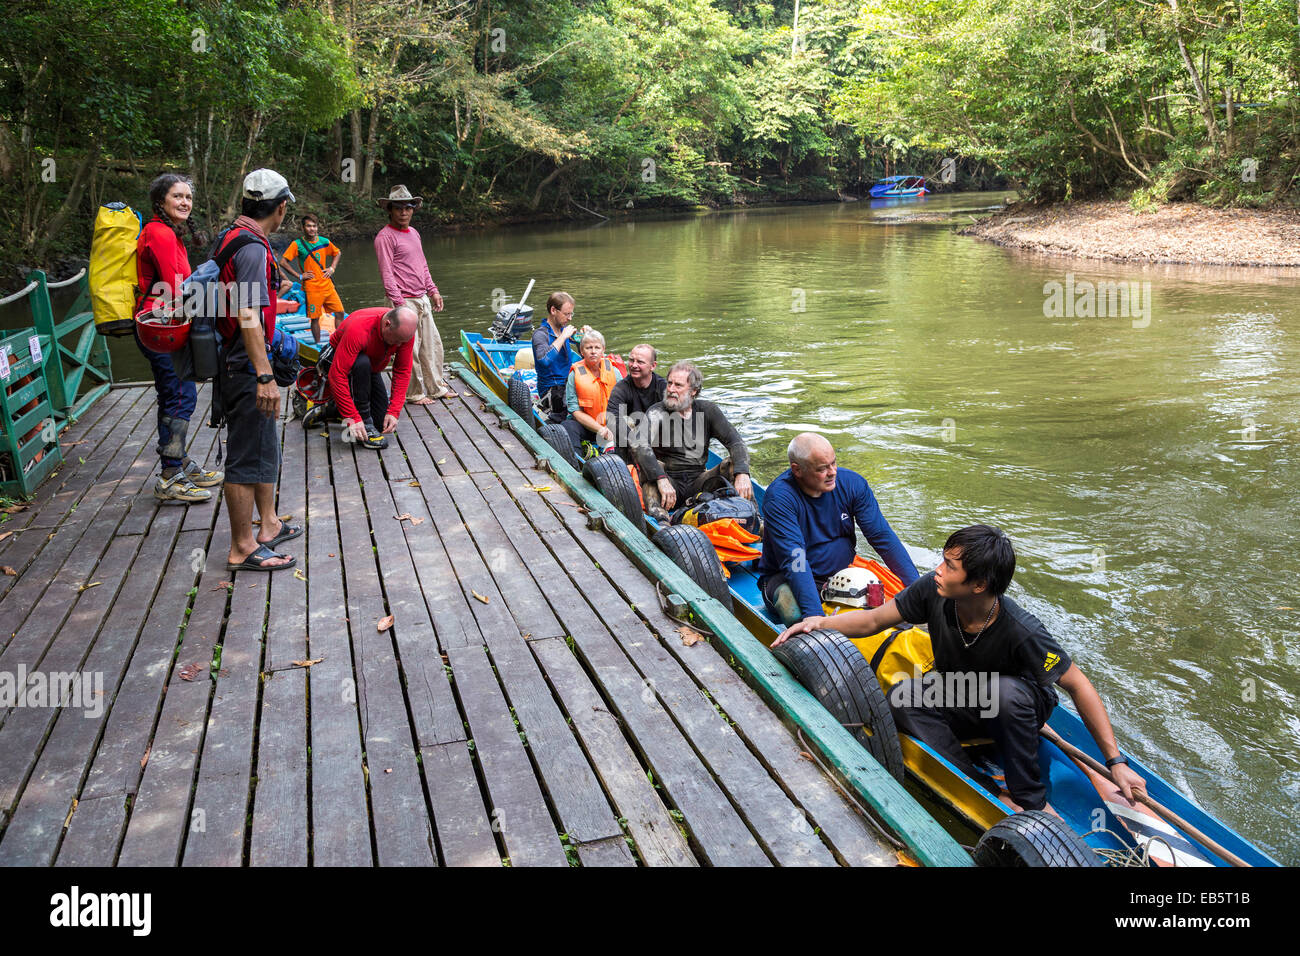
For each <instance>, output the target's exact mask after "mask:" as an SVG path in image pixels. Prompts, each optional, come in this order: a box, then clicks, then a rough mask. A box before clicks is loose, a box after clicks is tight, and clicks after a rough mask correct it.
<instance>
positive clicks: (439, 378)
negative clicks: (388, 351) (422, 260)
mask: <svg viewBox="0 0 1300 956" xmlns="http://www.w3.org/2000/svg"><path fill="white" fill-rule="evenodd" d="M406 304H407V305H409V306H410V307H411V308H413V309H414V310H415V311H416V313H417V314H418V315H419V317H420V321H419V322H418V323H417V325H416V327H415V345H414V348H413V351H412V353H411V387H410V388H409V389H407V392H406V400H407V401H408V402H413V401H416V400H417V399H421V398H425V397H428V398H436V397H437V396H439V395H441V394H442V392H443V391H444V390H445V389H446V388H447V380H446V379H445V378H443V374H442V336H440V335H439V334H438V326H437V324H436V323H435V322H434V321H433V306H432V305H431V304H430V303H429V297H428V296H427V295H416V296H410V297H409V298H407V300H406Z"/></svg>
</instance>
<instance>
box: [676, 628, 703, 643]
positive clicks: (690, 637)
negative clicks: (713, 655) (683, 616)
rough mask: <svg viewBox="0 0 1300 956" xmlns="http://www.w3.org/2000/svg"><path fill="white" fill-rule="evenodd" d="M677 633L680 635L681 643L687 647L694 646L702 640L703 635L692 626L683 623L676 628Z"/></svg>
mask: <svg viewBox="0 0 1300 956" xmlns="http://www.w3.org/2000/svg"><path fill="white" fill-rule="evenodd" d="M677 633H678V634H680V635H681V636H682V643H683V644H685V645H686V646H687V647H694V646H695V645H696V644H698V643H700V641H702V640H704V635H703V634H701V633H700V632H699V631H697V630H695V628H693V627H687V626H686V625H685V624H683V625H682V626H681V627H679V628H678V629H677Z"/></svg>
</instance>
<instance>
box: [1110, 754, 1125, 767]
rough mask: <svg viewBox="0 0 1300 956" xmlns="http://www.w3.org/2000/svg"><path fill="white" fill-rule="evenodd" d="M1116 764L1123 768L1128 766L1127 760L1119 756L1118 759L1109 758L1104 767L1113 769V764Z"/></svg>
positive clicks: (1121, 755)
mask: <svg viewBox="0 0 1300 956" xmlns="http://www.w3.org/2000/svg"><path fill="white" fill-rule="evenodd" d="M1117 763H1122V764H1123V765H1124V766H1126V767H1127V766H1128V758H1127V757H1125V756H1124V755H1123V754H1120V755H1119V756H1118V757H1111V758H1110V759H1109V760H1107V761H1106V766H1107V767H1113V766H1115V764H1117Z"/></svg>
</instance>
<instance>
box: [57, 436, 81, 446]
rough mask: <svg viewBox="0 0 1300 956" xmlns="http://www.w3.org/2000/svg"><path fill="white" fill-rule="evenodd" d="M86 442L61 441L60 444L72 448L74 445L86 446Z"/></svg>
mask: <svg viewBox="0 0 1300 956" xmlns="http://www.w3.org/2000/svg"><path fill="white" fill-rule="evenodd" d="M86 441H87V439H85V438H83V439H81V440H80V441H61V442H59V444H60V445H62V446H63V447H64V448H71V447H72V446H73V445H84V444H85V443H86Z"/></svg>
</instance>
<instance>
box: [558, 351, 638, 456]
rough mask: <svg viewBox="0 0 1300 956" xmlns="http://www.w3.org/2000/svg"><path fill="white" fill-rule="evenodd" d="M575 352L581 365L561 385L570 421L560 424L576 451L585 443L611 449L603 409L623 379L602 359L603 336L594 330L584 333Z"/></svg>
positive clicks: (602, 448)
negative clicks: (579, 354) (579, 356)
mask: <svg viewBox="0 0 1300 956" xmlns="http://www.w3.org/2000/svg"><path fill="white" fill-rule="evenodd" d="M578 351H579V352H581V353H582V361H580V362H574V363H573V365H572V366H571V367H570V369H569V378H568V381H566V382H565V383H564V407H565V408H566V409H568V412H569V417H568V418H566V419H565V420H564V421H563V422H561V423H560V424H561V426H562V427H563V428H564V430H565V431H566V432H568V433H569V438H570V439H571V440H572V441H573V447H574V448H575V449H581V448H582V443H583V442H584V441H585V442H590V443H591V444H593V445H595V446H596V447H597V448H599V449H601V450H603V451H604V450H609V449H611V448H613V447H614V433H613V432H612V431H610V430H609V429H608V428H607V427H606V426H605V406H606V405H608V404H609V393H610V392H612V391H613V390H614V386H615V385H617V384H618V383H619V382H620V381H621V380H622V378H623V375H622V373H621V372H619V370H618V369H617V368H615V367H614V365H613V363H612V362H610V360H609V359H608V358H607V357H606V356H605V336H603V335H601V334H600V333H599V332H597V331H596V330H595V329H592V330H590V331H588V332H585V333H583V336H582V344H581V345H580V346H579V347H578Z"/></svg>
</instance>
